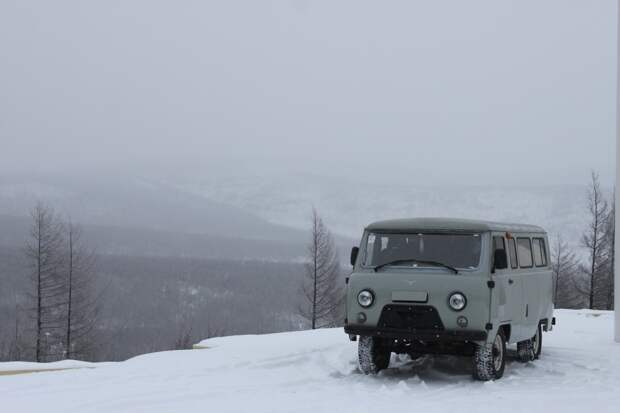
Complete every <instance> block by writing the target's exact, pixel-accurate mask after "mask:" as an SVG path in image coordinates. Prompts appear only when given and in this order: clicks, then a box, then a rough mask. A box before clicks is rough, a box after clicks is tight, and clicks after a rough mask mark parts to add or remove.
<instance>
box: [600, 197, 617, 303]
mask: <svg viewBox="0 0 620 413" xmlns="http://www.w3.org/2000/svg"><path fill="white" fill-rule="evenodd" d="M604 229H605V246H604V248H605V253H604V255H605V257H606V265H605V266H604V273H603V277H602V278H603V279H602V280H601V288H600V290H601V291H600V294H599V295H602V297H601V301H603V300H604V301H605V306H604V308H605V309H606V310H613V309H614V276H615V264H616V259H615V249H616V196H615V194H613V198H612V201H611V208H609V212H608V213H607V216H606V217H605V223H604Z"/></svg>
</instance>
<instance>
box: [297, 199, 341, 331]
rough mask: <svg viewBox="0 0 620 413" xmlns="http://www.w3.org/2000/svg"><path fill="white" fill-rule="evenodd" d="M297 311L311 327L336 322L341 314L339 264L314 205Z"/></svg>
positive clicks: (333, 247)
mask: <svg viewBox="0 0 620 413" xmlns="http://www.w3.org/2000/svg"><path fill="white" fill-rule="evenodd" d="M304 269H305V271H304V279H303V282H302V292H303V297H304V303H303V304H302V308H300V314H301V315H302V316H303V317H304V318H305V319H307V320H308V321H309V322H310V325H311V327H312V329H313V330H314V329H316V328H323V327H333V326H336V325H338V321H339V317H341V315H342V306H343V290H342V286H341V279H340V275H341V268H340V263H339V261H338V254H337V252H336V248H335V246H334V240H333V238H332V236H331V234H330V232H329V231H328V229H327V228H326V227H325V224H324V223H323V220H322V219H321V217H320V216H319V215H318V213H317V211H316V209H313V210H312V230H311V239H310V243H309V245H308V261H307V263H306V264H305V266H304Z"/></svg>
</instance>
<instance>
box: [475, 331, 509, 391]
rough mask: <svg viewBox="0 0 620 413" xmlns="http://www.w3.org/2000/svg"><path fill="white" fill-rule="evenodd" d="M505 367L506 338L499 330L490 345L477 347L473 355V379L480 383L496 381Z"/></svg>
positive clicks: (502, 373)
mask: <svg viewBox="0 0 620 413" xmlns="http://www.w3.org/2000/svg"><path fill="white" fill-rule="evenodd" d="M505 367H506V337H505V336H504V331H503V330H502V329H500V330H499V331H498V332H497V335H496V336H495V339H494V340H493V342H492V343H490V344H484V345H481V346H480V345H478V346H477V347H476V353H475V354H474V378H475V379H476V380H481V381H489V380H497V379H500V378H502V376H503V375H504V368H505Z"/></svg>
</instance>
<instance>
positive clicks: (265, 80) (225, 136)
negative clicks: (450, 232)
mask: <svg viewBox="0 0 620 413" xmlns="http://www.w3.org/2000/svg"><path fill="white" fill-rule="evenodd" d="M616 16H617V13H616V1H615V0H597V1H584V0H557V1H551V0H530V1H526V0H514V1H507V0H488V1H479V0H470V1H463V0H444V1H437V0H426V1H421V0H417V1H414V0H403V1H360V0H352V1H340V0H326V1H309V0H308V1H301V0H290V1H267V0H262V1H254V0H246V1H231V0H220V1H172V0H169V1H152V0H149V1H146V0H145V1H130V0H122V1H121V0H118V1H99V2H84V1H73V2H66V1H54V2H50V1H23V0H15V1H11V0H3V1H2V2H1V3H0V59H1V63H0V144H1V145H0V171H2V172H4V173H7V172H15V171H18V172H23V171H29V170H39V171H47V170H71V171H76V170H92V169H101V168H104V169H105V168H109V169H110V170H114V169H128V170H131V171H135V172H136V173H140V174H149V173H162V171H170V170H178V171H181V172H187V173H189V172H190V171H201V172H200V173H210V172H209V169H215V168H217V169H218V170H220V171H221V172H220V173H222V174H225V173H226V171H230V170H237V171H238V170H241V171H248V172H249V173H255V172H257V171H260V170H261V169H262V168H265V169H268V168H271V169H274V170H277V171H284V170H287V169H292V170H295V171H306V172H307V171H314V172H316V173H319V174H322V175H327V176H329V175H336V176H337V175H344V176H348V177H354V176H365V177H368V176H374V177H375V178H378V179H398V180H401V181H403V182H409V181H411V182H414V183H431V184H432V183H474V184H483V185H484V184H488V183H501V182H510V183H517V184H519V183H520V184H528V185H529V184H537V183H557V182H560V183H582V182H584V181H585V180H586V179H587V174H588V171H589V170H590V169H591V168H595V169H597V170H599V171H600V172H601V175H602V177H603V178H604V179H605V180H608V181H610V180H611V177H612V173H613V168H614V162H615V159H614V148H615V138H614V137H615V93H616V38H617V37H616ZM224 166H225V168H224Z"/></svg>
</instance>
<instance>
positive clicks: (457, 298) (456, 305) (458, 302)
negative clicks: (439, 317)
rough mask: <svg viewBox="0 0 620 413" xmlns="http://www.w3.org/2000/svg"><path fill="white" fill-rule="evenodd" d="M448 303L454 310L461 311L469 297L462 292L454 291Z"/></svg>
mask: <svg viewBox="0 0 620 413" xmlns="http://www.w3.org/2000/svg"><path fill="white" fill-rule="evenodd" d="M448 304H450V308H451V309H453V310H454V311H461V310H463V309H464V308H465V307H466V306H467V298H465V295H464V294H461V293H452V294H451V295H450V297H449V298H448Z"/></svg>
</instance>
